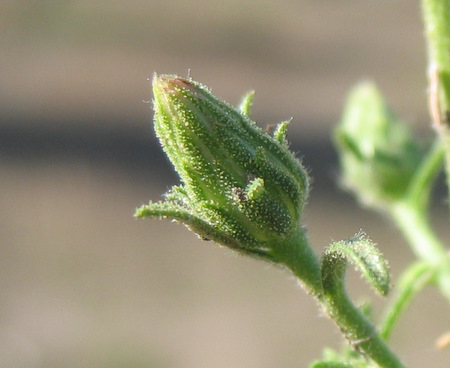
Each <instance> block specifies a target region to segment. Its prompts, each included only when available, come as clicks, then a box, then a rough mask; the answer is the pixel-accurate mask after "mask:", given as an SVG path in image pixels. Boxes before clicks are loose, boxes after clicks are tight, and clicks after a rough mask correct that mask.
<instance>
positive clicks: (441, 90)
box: [422, 0, 450, 197]
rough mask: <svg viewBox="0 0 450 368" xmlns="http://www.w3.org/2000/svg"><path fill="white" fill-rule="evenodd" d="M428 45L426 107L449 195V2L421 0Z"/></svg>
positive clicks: (446, 0)
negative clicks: (442, 153) (441, 152)
mask: <svg viewBox="0 0 450 368" xmlns="http://www.w3.org/2000/svg"><path fill="white" fill-rule="evenodd" d="M422 13H423V20H424V26H425V35H426V39H427V46H428V78H429V88H428V90H429V107H430V113H431V115H432V119H433V123H434V126H435V128H436V129H437V131H438V134H439V135H440V138H441V140H442V144H443V146H444V149H445V152H446V153H445V157H446V173H447V186H448V189H449V197H450V1H448V0H422Z"/></svg>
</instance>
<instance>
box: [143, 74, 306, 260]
mask: <svg viewBox="0 0 450 368" xmlns="http://www.w3.org/2000/svg"><path fill="white" fill-rule="evenodd" d="M153 93H154V109H155V118H154V123H155V131H156V134H157V136H158V138H159V140H160V142H161V145H162V147H163V149H164V151H165V152H166V154H167V156H168V157H169V159H170V161H171V162H172V164H173V165H174V167H175V170H176V171H177V173H178V174H179V176H180V178H181V181H182V183H183V185H182V186H178V187H174V188H172V190H171V191H170V192H169V193H168V194H166V201H165V202H159V203H150V204H149V205H147V206H143V207H141V208H140V209H138V211H137V213H136V216H138V217H160V218H172V219H174V220H177V221H180V222H182V223H184V224H185V225H187V226H188V227H189V228H190V229H191V230H193V231H194V232H196V233H197V234H198V235H199V236H201V237H202V238H204V239H212V240H214V241H216V242H218V243H220V244H222V245H226V246H228V247H231V248H234V249H236V250H239V251H242V252H244V253H248V254H255V255H260V256H262V257H266V258H271V257H272V255H273V254H272V247H273V246H274V244H277V243H280V239H282V238H284V237H287V236H289V235H291V234H292V233H293V232H294V231H296V230H298V228H299V220H300V217H301V213H302V210H303V207H304V205H305V201H306V199H307V195H308V189H309V178H308V175H307V173H306V170H305V169H304V167H303V166H302V165H301V164H300V162H299V161H298V160H297V159H296V158H295V157H294V155H293V154H292V153H291V152H290V151H289V149H288V147H287V143H286V140H285V137H284V132H285V125H286V124H285V123H284V124H282V125H281V127H280V129H278V130H277V136H276V137H273V136H271V135H270V134H269V133H267V132H265V131H263V130H261V129H260V128H258V127H257V126H256V124H255V123H254V122H252V121H251V120H250V119H249V118H248V117H247V116H246V114H245V113H243V112H241V111H239V110H238V109H236V108H234V107H232V106H230V105H228V104H227V103H225V102H223V101H221V100H219V99H218V98H216V97H215V96H213V95H212V94H211V93H210V91H209V90H208V89H207V88H206V87H204V86H202V85H201V84H199V83H197V82H194V81H192V80H190V79H185V78H180V77H177V76H172V75H161V76H158V75H155V76H154V79H153ZM249 105H250V102H248V103H245V106H246V107H245V109H248V108H249ZM243 111H244V110H243Z"/></svg>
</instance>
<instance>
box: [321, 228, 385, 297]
mask: <svg viewBox="0 0 450 368" xmlns="http://www.w3.org/2000/svg"><path fill="white" fill-rule="evenodd" d="M347 260H348V261H350V262H351V263H353V265H354V266H355V267H356V268H357V269H358V270H359V271H360V272H361V273H362V274H363V276H364V277H365V278H366V280H367V281H368V282H369V284H370V285H371V286H372V287H373V288H374V289H375V290H376V291H377V292H378V293H379V294H381V295H386V294H387V293H388V292H389V288H390V277H389V269H388V264H387V262H386V260H385V259H384V258H383V255H382V254H381V252H380V251H379V250H378V248H377V247H376V245H375V244H374V243H373V242H372V241H371V240H370V239H368V238H367V237H366V235H365V234H364V233H363V232H362V231H360V232H359V233H358V234H356V235H355V236H354V237H352V238H350V239H347V240H343V241H339V242H334V243H331V244H330V245H329V246H328V248H327V249H326V251H325V253H324V255H323V258H322V282H323V287H324V290H325V291H332V290H339V289H340V288H342V287H343V284H344V278H345V270H346V266H347Z"/></svg>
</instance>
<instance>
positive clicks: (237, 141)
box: [135, 0, 450, 368]
mask: <svg viewBox="0 0 450 368" xmlns="http://www.w3.org/2000/svg"><path fill="white" fill-rule="evenodd" d="M422 5H423V14H424V21H425V28H426V35H427V40H428V45H429V59H430V61H429V65H430V66H429V81H430V87H429V91H430V93H429V102H430V111H431V113H432V118H433V122H434V127H435V128H436V131H437V137H436V141H435V143H434V144H433V145H431V146H430V148H429V149H423V148H422V147H421V146H420V145H419V144H418V143H417V141H416V139H415V138H414V136H413V135H412V134H411V132H410V131H409V130H408V128H407V126H406V125H404V124H403V123H402V122H401V121H399V120H398V119H397V118H396V117H395V116H394V114H392V113H391V112H390V110H389V108H388V106H387V105H386V103H385V101H384V100H383V98H382V96H381V94H380V92H379V91H378V90H377V88H376V87H375V86H374V85H373V84H372V83H363V84H361V85H359V86H357V87H356V88H355V89H354V91H353V92H352V93H351V94H350V97H349V99H348V102H347V105H346V107H345V111H344V114H343V118H342V121H341V123H340V125H339V126H338V127H337V129H336V132H335V144H336V147H337V149H338V152H339V155H340V166H341V170H342V182H343V184H344V186H345V187H346V188H347V189H348V190H349V191H351V192H353V193H354V195H355V197H356V198H357V199H358V200H359V201H360V202H361V203H362V204H363V205H365V206H366V207H368V208H372V209H374V210H377V211H378V212H380V213H382V214H383V215H386V216H389V217H391V218H392V219H393V221H394V222H395V223H396V224H397V225H398V227H399V229H400V230H401V231H402V232H403V234H404V235H405V237H406V239H407V240H408V242H409V244H410V245H411V249H412V250H413V252H414V253H415V255H416V257H417V261H415V262H414V263H413V264H411V265H410V266H409V267H407V269H406V270H405V271H404V273H403V275H402V276H401V278H400V282H399V285H398V287H397V289H396V296H395V298H394V300H393V302H392V304H391V305H390V306H389V307H388V308H387V311H386V314H385V319H384V320H383V321H382V322H381V323H380V324H379V326H378V327H375V325H374V324H373V323H372V321H370V318H369V317H368V316H367V315H366V313H365V312H364V311H363V310H360V309H358V308H357V307H355V306H354V305H353V303H352V301H351V300H350V298H349V297H348V295H347V293H346V290H345V271H346V267H347V263H348V262H350V263H352V264H353V265H354V266H355V267H356V268H358V269H359V270H360V272H361V273H362V274H363V276H364V277H365V279H366V280H367V281H368V282H369V283H370V285H371V286H372V287H373V288H374V289H375V291H376V292H378V293H379V294H381V295H386V294H387V293H388V291H389V289H390V278H389V272H388V267H387V263H386V261H385V260H384V258H383V256H382V255H381V253H380V251H379V250H378V249H377V247H376V245H375V244H374V243H373V242H371V241H370V240H369V238H368V237H367V236H366V235H365V234H364V233H363V232H359V233H358V234H356V235H354V236H353V237H350V238H349V239H346V240H343V241H338V242H333V243H331V244H330V245H329V246H328V247H326V249H325V251H324V253H323V255H322V256H321V257H319V256H318V255H317V254H316V253H315V252H314V251H313V249H312V247H311V245H310V243H309V240H308V235H307V230H306V229H305V228H304V227H302V226H301V221H302V212H303V209H304V206H305V204H306V202H307V199H308V193H309V182H310V179H309V175H308V173H307V171H306V170H305V168H304V167H303V165H302V163H301V162H300V161H298V160H297V159H296V158H295V156H294V155H293V154H292V153H291V152H290V151H289V147H288V143H287V140H286V137H285V134H286V127H287V122H284V123H281V124H279V125H278V126H277V127H276V129H275V130H273V132H268V131H263V130H262V129H260V128H259V127H257V125H256V124H255V123H254V122H253V121H252V120H250V118H249V111H250V106H251V103H252V97H253V94H252V93H250V94H248V95H247V96H245V97H244V99H243V101H242V103H241V105H240V106H239V107H238V108H235V107H233V106H231V105H229V104H227V103H225V102H223V101H221V100H219V99H218V98H216V97H215V96H214V95H213V94H212V93H211V92H210V91H209V90H208V89H207V88H206V87H205V86H202V85H201V84H199V83H197V82H195V81H192V80H191V79H186V78H180V77H177V76H174V75H161V76H158V75H155V76H154V79H153V93H154V108H155V130H156V134H157V136H158V138H159V140H160V142H161V145H162V147H163V149H164V151H165V152H166V154H167V155H168V157H169V159H170V160H171V162H172V164H173V165H174V167H175V169H176V171H177V172H178V174H179V176H180V178H181V181H182V185H180V186H175V187H173V188H172V189H171V190H170V191H169V192H168V193H167V194H166V200H165V201H161V202H157V203H152V202H150V204H148V205H144V206H142V207H141V208H139V209H138V210H137V211H136V214H135V215H136V217H150V218H168V219H172V220H176V221H179V222H181V223H183V224H185V225H186V226H187V227H188V228H189V229H190V230H192V231H194V232H195V233H196V234H198V235H199V237H200V238H202V239H204V240H213V241H215V242H217V243H218V244H220V245H223V246H226V247H229V248H231V249H233V250H234V251H236V252H239V253H242V254H245V255H250V256H255V257H258V258H261V259H263V260H266V261H269V262H272V263H275V264H278V265H281V266H283V267H285V268H287V269H288V270H290V271H292V272H293V274H294V275H295V276H296V277H297V278H298V279H299V281H300V282H301V284H302V285H303V286H304V288H305V289H306V291H307V292H308V293H309V294H311V295H312V297H314V298H315V299H316V300H317V302H318V304H319V305H320V307H321V308H322V309H323V311H324V312H325V313H326V314H327V315H328V316H329V317H330V318H331V319H332V320H333V321H334V322H335V323H336V324H337V325H338V327H339V329H340V330H341V332H342V334H343V336H344V337H345V339H346V340H347V341H348V343H349V344H348V346H347V347H346V348H344V349H343V350H342V351H341V352H335V351H332V350H326V351H325V352H324V356H323V358H322V359H321V360H320V361H317V362H315V363H313V364H312V365H311V367H314V368H332V367H336V368H338V367H339V368H344V367H373V366H379V367H385V368H397V367H404V365H403V364H402V363H401V361H400V359H399V358H398V357H397V356H396V355H395V354H394V353H393V352H392V351H391V350H390V348H389V347H388V344H387V342H388V339H389V336H390V335H391V332H392V329H393V328H394V327H395V324H396V323H397V321H398V320H399V317H400V316H401V315H402V313H403V312H404V311H405V310H406V309H407V307H408V305H409V303H410V302H411V300H412V299H413V297H414V296H415V295H416V294H417V293H418V292H419V291H420V290H421V289H422V288H423V287H424V286H425V285H427V284H436V285H437V287H438V288H439V290H440V292H441V293H442V294H443V295H444V296H445V297H446V298H448V299H449V301H450V261H449V258H448V256H447V250H446V249H445V248H444V246H443V244H442V242H441V241H440V240H439V239H438V237H437V236H436V235H435V233H434V231H433V230H432V228H431V226H430V224H429V221H428V213H429V202H430V200H429V199H430V192H431V189H432V187H433V184H434V181H435V178H436V176H437V174H438V173H439V171H440V170H441V166H442V162H443V160H444V158H445V159H446V161H447V166H446V171H447V177H448V178H450V175H449V174H450V52H449V50H450V2H449V1H448V0H423V1H422ZM448 183H449V188H450V179H448Z"/></svg>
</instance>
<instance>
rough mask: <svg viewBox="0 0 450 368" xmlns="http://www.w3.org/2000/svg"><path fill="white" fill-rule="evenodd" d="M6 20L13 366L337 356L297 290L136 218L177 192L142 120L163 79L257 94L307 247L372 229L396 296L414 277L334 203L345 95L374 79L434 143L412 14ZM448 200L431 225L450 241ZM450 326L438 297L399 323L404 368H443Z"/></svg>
mask: <svg viewBox="0 0 450 368" xmlns="http://www.w3.org/2000/svg"><path fill="white" fill-rule="evenodd" d="M0 19H1V22H0V29H1V32H0V42H1V44H2V52H1V54H0V76H1V78H0V80H1V81H2V83H1V85H0V96H1V98H0V153H1V155H0V170H1V174H0V175H1V185H2V196H1V202H0V203H1V204H2V205H1V207H0V208H1V210H2V214H1V215H2V216H1V217H0V218H1V224H0V244H1V248H0V249H1V253H0V254H1V258H0V266H1V267H0V275H1V280H2V282H1V283H0V298H1V299H0V301H1V303H0V366H2V367H3V366H4V367H46V368H49V367H50V368H51V367H61V366H64V367H77V368H78V367H123V366H133V367H180V366H182V367H198V366H214V367H217V368H220V367H230V366H246V367H249V368H252V367H255V368H256V367H258V368H261V367H262V368H264V367H273V366H278V367H292V366H305V365H306V364H307V363H308V362H310V361H311V360H313V359H315V358H316V357H318V356H320V353H321V350H322V347H323V346H324V345H331V346H335V347H337V348H338V347H339V346H336V341H338V340H339V339H337V338H336V335H337V332H336V331H335V330H334V329H333V327H330V325H329V322H328V321H326V320H325V319H323V318H321V316H318V315H317V312H316V306H315V304H314V302H313V301H311V300H309V298H308V297H307V296H305V295H303V293H301V292H298V290H297V287H296V284H295V282H291V283H289V282H286V275H285V274H284V273H281V272H278V271H277V270H274V269H273V268H271V267H267V268H264V267H261V265H260V264H259V263H257V262H255V261H253V260H249V259H245V258H243V259H241V258H236V257H233V256H230V253H229V252H227V251H225V250H223V249H219V248H217V247H215V246H209V245H208V244H206V246H205V244H204V243H201V242H198V241H197V239H196V237H195V236H194V235H187V234H186V232H185V229H183V228H182V227H178V228H177V227H175V228H174V227H173V225H172V226H171V224H166V223H159V222H149V221H145V222H138V221H135V220H134V219H133V218H132V210H133V208H134V206H135V205H136V204H138V203H144V202H147V200H148V199H149V197H150V198H152V199H154V200H158V199H159V195H160V193H163V192H165V191H166V189H167V188H168V187H169V186H171V185H172V184H174V183H176V182H177V179H176V178H175V176H174V175H171V174H170V170H168V168H169V164H167V163H166V161H165V158H164V157H163V154H162V152H161V151H160V149H159V145H158V143H157V142H156V139H155V138H154V136H153V134H152V133H151V116H152V112H151V109H150V107H151V106H149V104H146V103H144V102H148V101H149V100H150V99H151V94H150V84H149V82H147V81H146V78H147V77H149V76H151V74H152V73H153V72H154V71H157V72H159V73H167V72H171V73H172V72H173V73H178V74H180V75H183V73H184V74H185V75H187V74H188V70H190V74H191V75H192V76H193V77H194V78H195V79H198V80H201V81H202V82H204V83H205V84H207V85H209V86H210V87H212V88H213V91H214V93H215V94H217V95H218V96H220V97H221V98H223V99H225V100H227V101H230V102H233V101H234V102H237V101H238V100H239V98H240V96H241V95H242V94H243V93H244V92H246V91H248V90H249V89H250V88H252V89H255V90H256V91H257V94H256V99H255V103H254V107H253V113H252V116H253V118H254V119H255V120H256V121H258V122H259V124H261V125H265V124H273V123H278V122H280V121H282V120H285V119H289V118H290V117H294V119H293V121H292V123H291V124H290V127H289V140H290V142H291V148H292V149H293V150H294V151H296V152H298V153H299V155H300V156H302V157H304V163H305V164H306V165H307V166H308V167H309V168H310V169H311V173H312V176H313V177H314V183H313V191H312V196H311V199H310V201H309V206H308V209H307V214H306V218H305V220H306V222H307V224H308V229H309V232H310V236H311V239H312V243H313V244H316V245H318V246H320V245H321V244H323V245H325V244H328V243H329V242H330V240H331V238H333V239H342V238H346V237H348V235H349V234H353V233H355V232H356V231H358V230H359V228H363V229H364V230H365V231H366V232H367V233H368V234H370V235H371V237H372V238H373V240H374V241H376V242H377V243H378V244H379V246H380V248H382V251H383V253H384V254H385V256H386V258H387V259H389V260H390V265H391V270H392V273H393V279H394V280H396V276H398V275H399V273H400V271H401V270H402V269H403V268H404V266H405V265H407V264H408V263H410V261H411V260H412V259H413V256H412V254H411V253H410V252H409V250H408V249H407V246H406V243H405V241H404V240H403V239H402V237H401V236H400V234H399V233H398V232H397V230H396V229H395V227H394V226H392V225H391V224H390V223H389V222H388V221H385V220H382V219H380V218H379V217H378V216H376V215H374V214H371V213H368V212H365V211H362V210H360V209H359V208H358V207H357V204H356V203H355V202H354V200H353V199H352V198H351V197H350V196H349V195H347V194H345V193H342V192H341V191H340V190H339V189H338V188H336V186H335V181H336V178H337V177H338V174H337V160H336V157H335V154H334V151H333V148H332V146H331V141H330V138H329V137H330V132H331V131H332V129H333V127H334V125H335V123H336V121H337V120H338V119H339V116H340V114H341V109H342V105H343V103H344V99H345V97H346V95H347V92H348V90H349V88H350V87H351V86H352V85H354V83H355V82H356V81H358V80H360V79H361V78H365V77H370V78H371V79H374V80H376V81H377V85H378V86H379V87H380V89H381V90H382V91H383V93H384V95H385V97H386V99H387V100H388V101H389V102H390V105H391V106H393V108H394V110H395V112H396V113H398V115H399V116H402V117H403V118H404V119H405V120H407V121H408V122H409V123H411V125H414V128H415V130H417V131H419V132H420V133H421V134H422V135H423V136H424V140H425V141H426V140H427V136H426V135H427V134H429V139H430V140H431V139H432V132H431V131H430V130H429V121H430V118H429V117H428V110H427V105H426V85H427V82H426V76H425V74H424V70H425V69H426V55H425V50H424V43H422V42H420V41H421V40H422V39H423V27H422V21H421V14H420V4H419V3H418V2H415V1H407V0H400V1H396V2H391V1H382V2H381V3H380V1H372V0H364V1H358V2H355V1H349V0H344V1H340V2H335V1H322V2H317V1H309V0H299V1H290V0H281V1H279V2H277V4H276V6H274V5H273V2H268V1H265V0H261V1H260V2H258V4H257V5H256V4H255V2H251V1H243V0H240V1H239V2H238V1H234V0H229V1H208V2H205V1H200V0H198V1H196V0H194V1H190V2H186V1H181V0H176V1H158V0H154V1H153V0H151V1H139V0H131V1H127V2H107V1H101V0H99V1H95V2H81V1H66V2H58V1H25V0H23V1H12V0H5V1H2V3H1V4H0ZM439 190H440V191H441V192H439ZM439 190H438V191H437V195H436V196H435V197H434V199H435V200H434V201H433V209H434V212H433V213H434V214H433V220H434V222H435V223H436V224H437V227H438V229H439V233H440V234H441V236H442V237H443V238H448V235H449V230H448V221H447V217H446V215H447V204H446V203H445V201H444V200H443V199H442V198H444V197H443V196H440V195H439V193H441V194H442V193H444V189H442V187H440V189H439ZM324 213H325V214H326V215H324ZM443 214H445V216H444V215H443ZM355 218H356V219H357V220H356V221H355ZM149 234H152V236H151V237H149ZM317 250H318V251H319V252H320V251H321V250H322V249H321V248H319V249H317ZM186 260H188V262H186ZM243 275H245V278H244V276H243ZM349 277H350V281H351V282H352V283H353V284H354V285H353V287H351V288H350V289H351V291H352V293H354V295H371V294H370V293H369V292H368V291H367V288H366V286H365V285H364V283H362V282H361V281H360V280H359V276H356V277H355V275H354V274H352V273H350V274H349ZM261 280H264V281H263V282H262V281H261ZM430 297H433V303H429V298H430ZM371 298H372V297H371ZM371 302H372V303H373V305H374V314H375V315H376V314H377V313H379V311H380V308H379V306H380V303H381V302H380V300H378V299H375V298H373V299H372V300H371ZM361 303H364V301H361ZM383 303H384V301H383ZM299 311H301V313H299ZM447 311H448V305H447V302H446V300H444V299H443V298H442V299H440V298H439V296H438V293H437V292H436V290H434V289H426V290H425V291H424V292H423V294H421V295H420V296H419V297H418V298H417V300H415V302H414V304H413V305H412V307H411V308H410V310H409V312H408V313H407V314H406V315H405V318H404V319H402V321H401V322H400V324H399V326H398V330H396V332H395V333H394V335H393V336H392V345H393V347H394V349H395V350H396V351H397V352H398V353H399V355H400V356H402V357H404V358H405V361H406V362H407V363H408V366H409V367H413V368H414V367H423V366H424V365H425V364H428V365H431V366H433V367H436V368H440V367H443V368H444V367H445V368H446V367H448V362H449V361H450V355H449V354H450V353H449V351H448V350H443V351H438V350H437V349H436V348H435V346H434V342H435V340H436V338H437V337H438V336H440V335H441V334H442V333H444V332H445V331H446V329H448V328H449V326H450V318H449V317H448V313H447ZM269 316H270V318H269ZM273 316H277V319H274V318H273ZM436 316H439V318H436ZM312 320H313V322H314V324H312V322H311V321H312ZM312 325H314V328H310V326H312ZM418 329H420V330H421V331H423V333H422V334H421V335H420V336H417V334H416V333H415V332H416V331H417V330H418ZM305 331H306V333H305ZM403 336H415V338H414V340H412V339H407V340H406V339H404V338H403Z"/></svg>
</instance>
